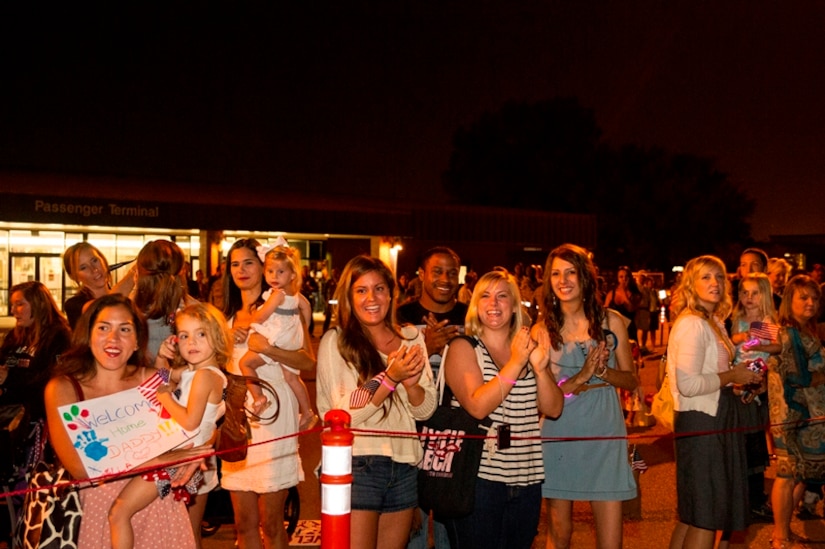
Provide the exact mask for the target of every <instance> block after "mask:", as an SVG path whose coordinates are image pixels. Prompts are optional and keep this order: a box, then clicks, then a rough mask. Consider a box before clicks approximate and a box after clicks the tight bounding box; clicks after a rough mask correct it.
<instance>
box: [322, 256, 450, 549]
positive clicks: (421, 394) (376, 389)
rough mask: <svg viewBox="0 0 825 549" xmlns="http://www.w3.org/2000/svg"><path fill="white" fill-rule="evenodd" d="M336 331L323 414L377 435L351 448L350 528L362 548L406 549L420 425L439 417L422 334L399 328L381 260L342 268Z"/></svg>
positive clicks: (327, 361)
mask: <svg viewBox="0 0 825 549" xmlns="http://www.w3.org/2000/svg"><path fill="white" fill-rule="evenodd" d="M335 298H336V299H337V300H338V323H339V328H338V329H337V330H330V331H328V332H327V333H325V334H324V337H323V338H322V339H321V344H320V347H319V348H318V389H317V396H318V410H319V411H320V413H321V415H322V417H323V415H324V414H325V413H326V412H327V411H329V410H333V409H339V410H345V411H347V412H348V413H349V414H350V416H351V418H352V427H357V428H361V429H374V430H378V431H382V432H384V433H382V434H379V435H377V436H356V437H355V442H354V443H353V446H352V454H353V457H352V473H353V480H352V527H351V528H350V540H351V542H350V545H351V546H352V547H358V548H364V549H367V548H371V547H381V548H402V547H406V545H407V540H408V538H409V533H410V525H411V524H412V519H413V513H414V512H415V508H416V506H417V504H418V498H417V489H416V479H417V476H418V469H417V467H416V464H417V463H418V462H419V461H420V460H421V457H422V449H421V444H420V443H419V442H418V440H417V439H416V438H415V437H410V436H393V435H392V434H390V433H388V432H393V431H394V432H400V433H406V434H409V433H415V420H423V419H427V418H429V417H430V416H431V415H432V413H433V412H434V411H435V406H436V402H435V387H434V385H433V376H432V370H431V369H430V362H429V360H427V357H426V356H425V349H426V344H425V343H424V336H423V335H422V334H421V333H420V332H419V331H418V329H417V328H415V327H413V326H404V327H399V326H398V325H397V324H396V323H395V307H394V305H395V301H396V298H397V293H396V291H395V278H394V277H393V274H392V271H390V269H389V268H388V267H387V266H386V265H385V264H384V263H383V262H381V260H380V259H376V258H373V257H369V256H366V255H361V256H357V257H354V258H353V259H351V260H350V261H349V263H347V265H346V267H344V271H343V273H342V274H341V279H340V280H339V282H338V288H337V290H336V292H335Z"/></svg>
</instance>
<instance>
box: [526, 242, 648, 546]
mask: <svg viewBox="0 0 825 549" xmlns="http://www.w3.org/2000/svg"><path fill="white" fill-rule="evenodd" d="M544 273H545V274H544V284H545V286H544V287H545V288H547V289H548V290H549V291H547V292H546V298H545V304H544V311H545V313H544V318H543V322H541V323H539V324H536V326H535V327H534V328H533V329H534V330H546V331H547V333H548V334H549V336H550V341H551V344H552V349H551V357H550V361H551V362H550V365H551V368H552V372H553V376H554V377H555V378H556V379H557V380H558V383H559V387H561V389H562V391H563V392H564V394H565V399H564V411H563V412H562V414H561V416H560V417H559V418H557V419H549V418H545V420H544V424H543V427H542V433H541V434H542V437H551V438H559V439H561V440H558V441H548V442H545V443H544V444H543V448H542V449H543V452H542V453H543V458H544V468H545V475H546V479H545V481H544V485H543V487H542V496H543V497H544V498H547V516H548V521H549V524H548V544H547V546H548V547H568V546H569V544H570V538H571V536H572V533H573V502H574V501H589V502H590V505H591V508H592V510H593V518H594V520H595V524H596V538H597V539H596V541H597V547H599V548H600V549H608V548H615V549H619V548H620V547H621V546H622V501H623V500H628V499H632V498H634V497H635V496H636V482H635V481H634V479H633V474H632V472H631V470H630V464H629V462H628V452H627V441H626V440H625V439H624V438H623V437H625V436H626V434H627V431H626V430H625V423H624V417H623V415H622V409H621V405H620V403H619V398H618V395H617V391H616V388H622V389H627V390H629V391H632V390H634V389H635V388H636V386H637V385H638V383H639V381H638V379H637V377H636V373H635V368H634V367H633V357H632V355H631V350H630V343H629V341H628V335H627V327H626V324H625V321H624V320H623V318H622V316H621V315H620V314H619V313H617V312H615V311H613V310H610V309H605V308H604V307H603V306H602V304H601V303H600V302H599V300H598V297H597V292H596V290H597V287H596V268H595V266H594V265H593V262H592V261H591V259H590V254H589V253H588V252H587V251H586V250H584V249H583V248H581V247H579V246H576V245H573V244H563V245H561V246H559V247H558V248H556V249H554V250H553V251H552V252H550V255H549V256H548V257H547V265H546V268H545V270H544ZM590 437H594V439H593V440H573V441H570V440H565V439H568V438H576V439H581V438H590ZM602 437H604V439H603V440H601V438H602Z"/></svg>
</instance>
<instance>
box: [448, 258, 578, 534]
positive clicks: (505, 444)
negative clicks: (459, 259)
mask: <svg viewBox="0 0 825 549" xmlns="http://www.w3.org/2000/svg"><path fill="white" fill-rule="evenodd" d="M520 303H521V297H520V295H519V290H518V285H517V284H516V281H515V278H513V276H512V275H510V274H508V273H506V272H502V271H493V272H490V273H487V274H485V275H484V276H482V277H481V279H480V280H479V281H478V283H477V284H476V287H475V290H474V291H473V297H472V299H471V300H470V306H469V310H468V312H467V318H466V323H465V334H466V336H469V337H458V338H456V339H454V340H453V341H452V342H451V344H450V345H449V349H450V352H449V353H446V352H445V358H444V368H445V375H446V381H447V384H448V385H449V386H450V389H451V390H452V391H453V394H454V398H453V406H458V405H460V406H461V407H463V408H464V409H465V410H466V411H467V412H468V413H469V414H470V415H472V416H473V417H475V418H478V419H483V418H485V417H487V416H489V417H490V418H491V419H492V420H493V426H492V429H493V431H492V432H491V434H494V435H496V437H495V438H488V439H487V441H486V443H485V447H484V452H483V453H482V457H481V466H480V468H479V474H478V479H477V480H476V497H475V508H474V510H473V512H472V513H471V514H470V515H469V516H467V517H464V518H461V519H455V520H451V521H449V522H448V524H447V530H448V534H449V536H450V546H451V547H452V549H465V548H484V547H495V548H498V547H508V548H510V547H512V548H519V547H522V548H525V549H529V547H530V546H531V545H532V542H533V538H534V537H535V535H536V532H537V529H538V522H539V514H540V510H541V483H542V482H543V481H544V467H543V464H542V456H541V442H540V441H539V439H538V437H539V414H540V413H541V414H545V415H547V416H550V417H558V416H559V415H560V414H561V411H562V405H563V402H564V396H563V395H562V393H561V390H560V389H559V387H558V386H557V385H556V381H555V379H554V378H553V375H552V374H551V372H550V369H549V368H548V364H549V358H550V338H549V336H547V334H546V333H543V334H540V336H539V338H538V341H537V340H534V339H532V338H531V337H530V332H529V330H528V328H527V327H526V326H522V323H521V318H522V316H521V314H520V309H519V307H520Z"/></svg>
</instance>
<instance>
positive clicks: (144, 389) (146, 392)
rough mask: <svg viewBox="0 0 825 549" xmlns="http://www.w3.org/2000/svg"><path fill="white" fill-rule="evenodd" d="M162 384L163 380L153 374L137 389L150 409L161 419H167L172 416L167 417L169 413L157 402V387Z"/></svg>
mask: <svg viewBox="0 0 825 549" xmlns="http://www.w3.org/2000/svg"><path fill="white" fill-rule="evenodd" d="M162 383H163V378H162V377H161V376H160V375H158V374H153V375H152V377H150V378H148V379H146V380H145V381H144V382H143V383H141V384H140V385H138V387H137V388H138V391H139V392H140V394H141V395H143V397H144V398H145V399H146V400H148V401H149V404H151V405H152V408H154V409H155V410H158V411H159V412H160V417H161V418H163V419H169V418H170V417H172V416H171V415H169V412H167V411H166V408H164V407H163V405H162V404H161V403H160V401H159V400H158V387H160V386H161V384H162Z"/></svg>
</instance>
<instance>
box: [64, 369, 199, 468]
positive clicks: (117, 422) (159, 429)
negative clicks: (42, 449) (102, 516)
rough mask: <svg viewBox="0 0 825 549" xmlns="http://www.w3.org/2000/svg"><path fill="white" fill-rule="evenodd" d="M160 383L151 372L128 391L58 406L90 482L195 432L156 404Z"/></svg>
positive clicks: (155, 454)
mask: <svg viewBox="0 0 825 549" xmlns="http://www.w3.org/2000/svg"><path fill="white" fill-rule="evenodd" d="M161 383H163V380H162V379H161V377H160V376H159V375H157V374H154V375H153V376H152V377H150V378H149V379H147V380H146V381H144V382H143V383H141V384H140V385H139V386H138V387H136V388H134V389H128V390H126V391H121V392H119V393H115V394H112V395H107V396H103V397H98V398H92V399H89V400H84V401H81V402H77V403H75V404H68V405H66V406H61V407H60V408H58V411H59V412H60V416H61V417H62V418H63V426H64V427H65V428H66V431H67V432H68V433H69V438H70V439H71V440H72V442H73V443H74V446H75V448H77V453H78V455H79V456H80V459H81V461H82V462H83V466H84V467H85V468H86V474H87V475H88V476H89V477H90V478H92V477H97V476H100V475H109V474H116V473H122V472H124V471H128V470H130V469H133V468H135V467H137V466H139V465H141V464H143V463H145V462H146V461H148V460H150V459H152V458H154V457H157V456H159V455H160V454H162V453H164V452H166V451H168V450H171V449H172V448H175V447H176V446H179V445H180V444H182V443H184V442H186V441H187V440H189V439H190V438H192V437H193V436H195V435H196V434H197V431H185V430H184V429H183V428H182V427H181V426H180V425H179V424H178V422H176V421H175V420H174V419H172V417H171V416H170V415H169V412H167V411H166V410H165V409H164V408H163V406H161V404H160V401H158V398H157V389H158V387H159V386H160V384H161Z"/></svg>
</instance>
